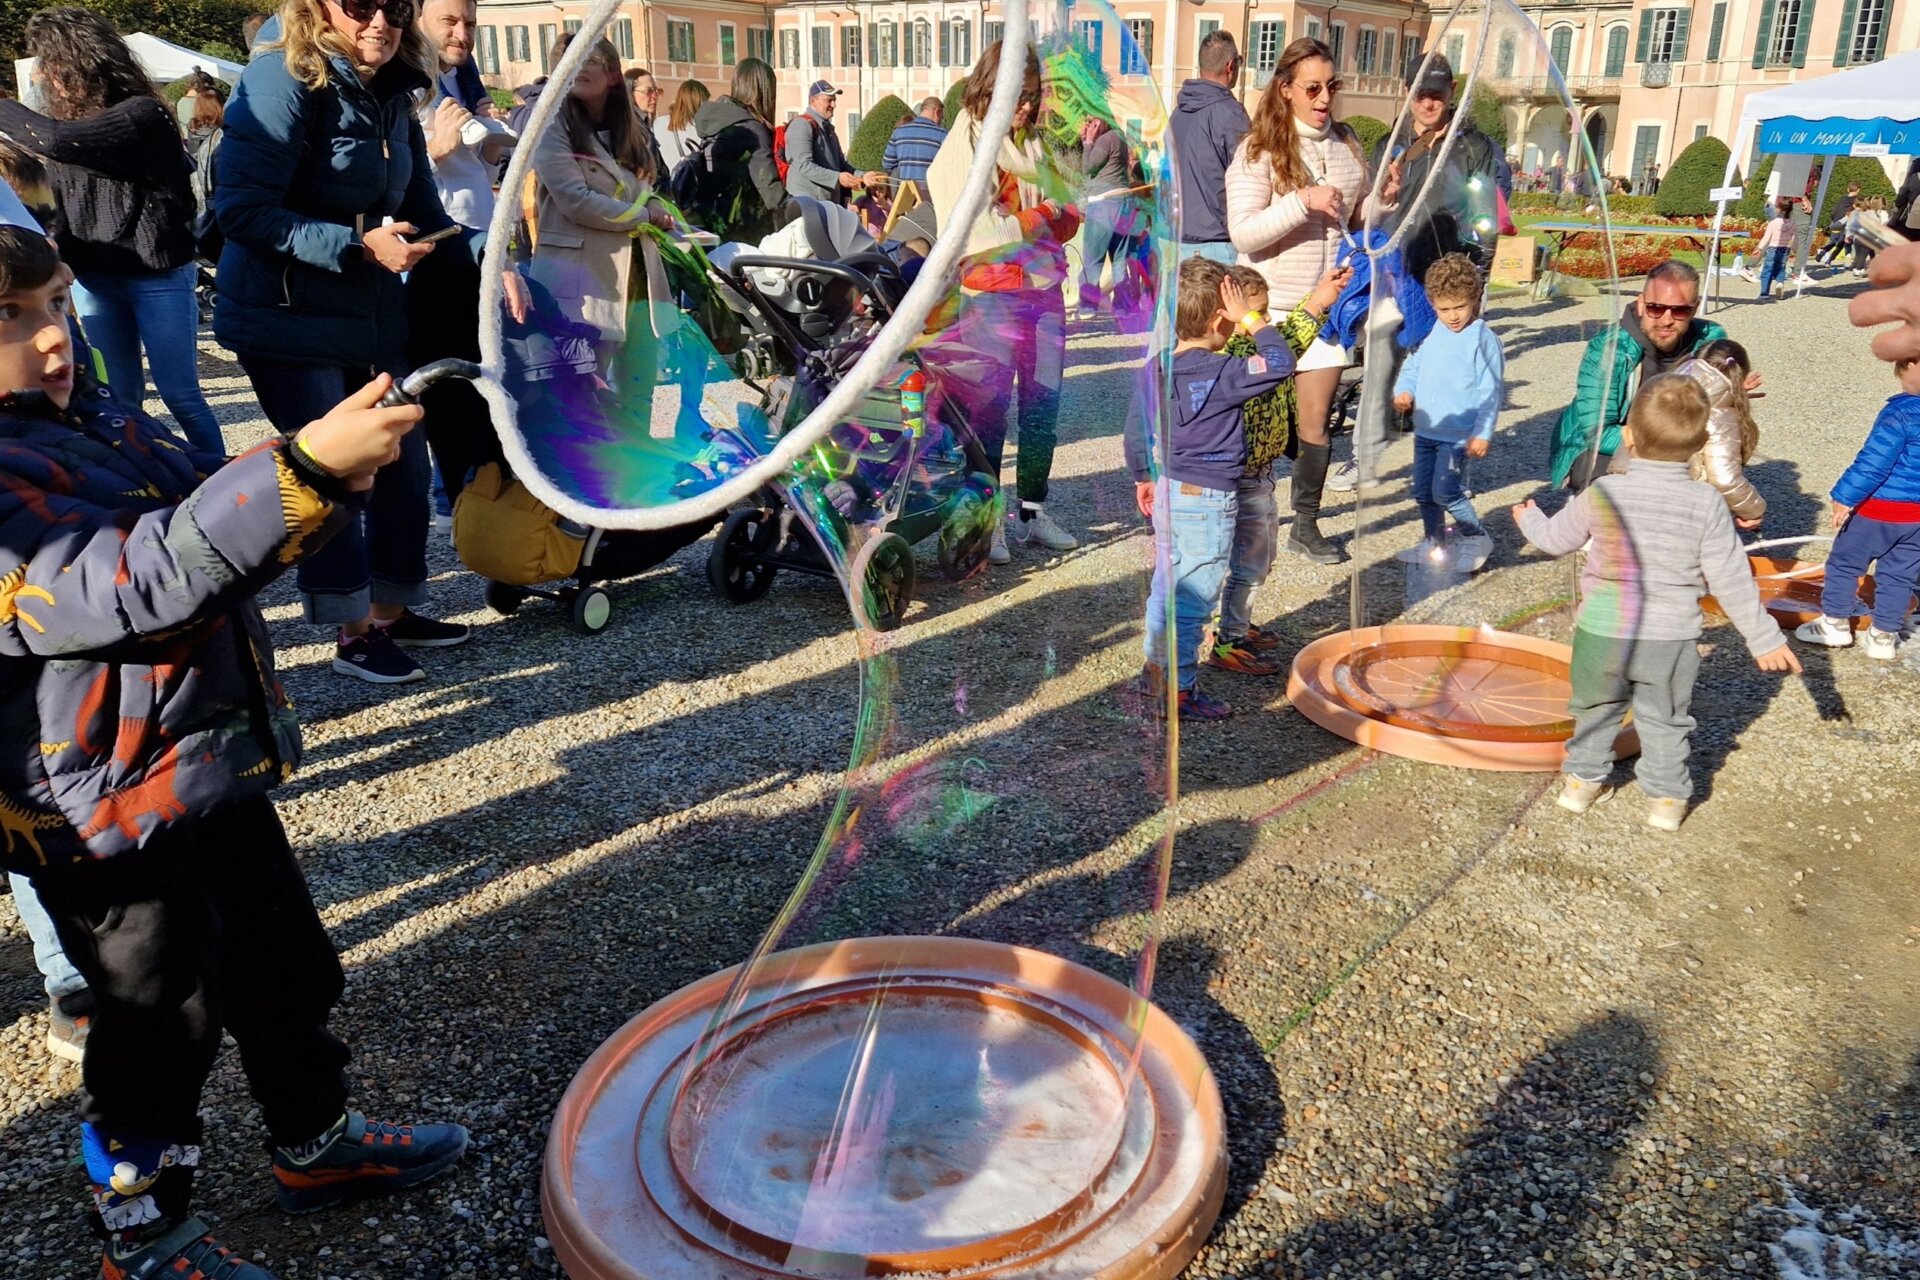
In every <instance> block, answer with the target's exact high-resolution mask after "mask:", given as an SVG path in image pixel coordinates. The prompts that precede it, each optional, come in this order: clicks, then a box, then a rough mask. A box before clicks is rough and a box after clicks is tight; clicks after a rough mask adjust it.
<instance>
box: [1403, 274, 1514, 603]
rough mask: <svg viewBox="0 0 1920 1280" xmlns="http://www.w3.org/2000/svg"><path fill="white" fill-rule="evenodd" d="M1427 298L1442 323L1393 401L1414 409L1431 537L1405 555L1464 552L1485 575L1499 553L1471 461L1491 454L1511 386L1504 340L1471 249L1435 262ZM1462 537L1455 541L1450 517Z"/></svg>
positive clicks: (1418, 488) (1421, 499)
mask: <svg viewBox="0 0 1920 1280" xmlns="http://www.w3.org/2000/svg"><path fill="white" fill-rule="evenodd" d="M1425 283H1426V287H1427V300H1428V301H1430V302H1432V303H1433V310H1434V314H1435V315H1436V316H1437V317H1438V318H1439V320H1440V323H1439V324H1437V325H1435V326H1434V327H1433V330H1432V332H1430V333H1429V334H1428V335H1427V338H1426V341H1424V342H1422V343H1421V344H1420V345H1419V347H1418V348H1416V349H1415V351H1414V353H1413V354H1412V355H1410V356H1408V357H1407V360H1406V363H1405V364H1403V365H1401V366H1400V376H1399V378H1397V379H1396V380H1395V381H1394V384H1393V391H1394V395H1393V407H1394V408H1395V409H1398V410H1399V411H1400V412H1401V413H1411V414H1412V415H1413V500H1414V501H1415V502H1416V503H1418V504H1419V507H1420V523H1421V524H1422V525H1423V526H1424V527H1425V529H1426V538H1425V540H1423V541H1422V542H1421V543H1420V545H1419V546H1417V547H1415V548H1414V549H1413V550H1412V551H1410V552H1406V553H1404V554H1403V555H1402V556H1401V559H1403V560H1412V559H1414V558H1416V557H1420V556H1430V557H1439V556H1443V555H1448V554H1453V555H1457V556H1458V557H1459V560H1460V565H1461V567H1462V568H1463V569H1464V570H1465V571H1466V572H1467V573H1478V572H1479V571H1480V569H1481V567H1482V566H1483V565H1485V564H1486V563H1487V557H1488V556H1490V555H1492V554H1493V539H1492V538H1490V537H1488V536H1487V531H1486V528H1485V527H1484V526H1483V525H1482V524H1481V523H1480V515H1479V513H1478V512H1476V511H1475V510H1474V509H1473V503H1472V502H1470V501H1468V499H1467V493H1466V490H1467V459H1468V458H1484V457H1486V456H1487V449H1488V447H1489V446H1490V445H1491V443H1492V441H1493V424H1494V419H1496V418H1497V417H1499V415H1500V400H1501V397H1502V395H1503V394H1504V392H1505V388H1506V372H1507V365H1506V357H1505V356H1504V355H1502V354H1501V351H1500V339H1499V338H1497V337H1495V336H1494V332H1493V330H1491V329H1489V328H1488V327H1487V322H1486V321H1484V320H1482V319H1481V318H1480V296H1481V292H1482V285H1481V282H1480V272H1479V270H1478V269H1477V268H1475V267H1474V265H1473V263H1472V262H1471V261H1470V260H1469V259H1468V258H1467V256H1466V255H1465V254H1461V253H1449V254H1447V255H1446V256H1445V257H1443V258H1441V259H1440V260H1439V261H1438V262H1436V263H1434V264H1433V265H1432V266H1431V267H1429V268H1427V275H1426V281H1425ZM1449 517H1451V519H1452V521H1453V532H1454V534H1455V535H1456V536H1457V537H1458V538H1459V539H1460V542H1459V545H1458V547H1457V548H1452V549H1449V548H1448V547H1447V521H1448V519H1449Z"/></svg>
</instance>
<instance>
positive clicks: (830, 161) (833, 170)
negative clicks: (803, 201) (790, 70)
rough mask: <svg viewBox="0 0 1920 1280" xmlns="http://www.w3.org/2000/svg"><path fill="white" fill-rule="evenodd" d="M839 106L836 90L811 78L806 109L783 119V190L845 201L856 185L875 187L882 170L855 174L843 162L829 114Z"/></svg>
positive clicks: (884, 177)
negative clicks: (785, 127)
mask: <svg viewBox="0 0 1920 1280" xmlns="http://www.w3.org/2000/svg"><path fill="white" fill-rule="evenodd" d="M839 106H840V90H838V89H836V88H834V87H833V85H832V84H830V83H828V82H827V81H825V80H815V81H814V82H813V86H812V87H811V88H809V89H808V90H807V109H806V110H805V111H803V112H801V113H800V114H799V115H797V116H795V117H794V118H793V119H792V120H790V121H788V122H787V191H788V193H789V194H792V195H796V196H812V197H813V198H814V199H816V200H824V201H826V202H827V203H828V204H845V203H846V202H847V193H848V192H850V191H852V190H853V189H854V188H855V187H859V186H877V185H879V184H880V183H883V182H885V181H886V180H887V175H886V174H884V173H858V172H855V170H854V167H853V166H852V165H851V164H849V163H847V153H846V151H845V150H844V149H843V148H842V147H841V146H840V135H839V134H837V133H835V132H834V129H833V115H834V112H835V111H836V110H837V109H838V108H839Z"/></svg>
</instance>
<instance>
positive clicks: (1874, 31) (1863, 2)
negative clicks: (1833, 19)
mask: <svg viewBox="0 0 1920 1280" xmlns="http://www.w3.org/2000/svg"><path fill="white" fill-rule="evenodd" d="M1849 36H1851V37H1852V39H1851V40H1849V39H1848V37H1849ZM1886 50H1887V0H1860V2H1859V7H1858V8H1856V9H1855V10H1854V12H1853V30H1852V31H1848V30H1847V29H1846V27H1845V25H1844V24H1843V25H1842V26H1841V29H1840V52H1839V54H1838V56H1836V57H1835V58H1834V60H1833V61H1834V65H1835V66H1844V65H1847V64H1849V63H1858V62H1878V61H1880V58H1881V56H1882V55H1884V54H1885V53H1886Z"/></svg>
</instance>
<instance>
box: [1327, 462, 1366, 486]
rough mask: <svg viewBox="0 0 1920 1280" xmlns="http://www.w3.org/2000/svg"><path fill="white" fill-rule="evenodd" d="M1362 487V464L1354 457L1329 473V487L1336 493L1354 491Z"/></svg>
mask: <svg viewBox="0 0 1920 1280" xmlns="http://www.w3.org/2000/svg"><path fill="white" fill-rule="evenodd" d="M1359 487H1360V464H1359V463H1358V462H1355V461H1354V460H1353V459H1352V458H1348V459H1347V460H1346V461H1345V462H1343V463H1341V464H1340V465H1339V466H1337V467H1335V468H1334V469H1333V470H1332V471H1329V472H1328V473H1327V488H1329V489H1331V490H1333V491H1334V492H1335V493H1352V492H1353V491H1354V490H1355V489H1357V488H1359Z"/></svg>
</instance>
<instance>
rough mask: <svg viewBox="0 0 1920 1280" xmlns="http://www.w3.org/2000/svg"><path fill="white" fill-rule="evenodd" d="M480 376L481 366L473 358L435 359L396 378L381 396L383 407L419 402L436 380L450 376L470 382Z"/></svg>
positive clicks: (443, 379)
mask: <svg viewBox="0 0 1920 1280" xmlns="http://www.w3.org/2000/svg"><path fill="white" fill-rule="evenodd" d="M479 376H480V366H479V365H477V364H475V363H474V362H473V361H471V360H435V361H434V362H433V363H432V364H429V365H422V366H421V367H420V368H418V369H415V370H414V371H413V372H412V373H410V374H408V375H407V376H406V377H404V378H396V379H394V383H393V386H392V387H390V388H389V389H388V391H387V394H385V395H384V396H381V397H380V407H381V408H383V409H394V408H398V407H399V406H400V405H403V404H419V403H420V397H421V396H423V395H425V394H426V393H427V389H428V388H429V387H431V386H433V384H434V383H436V382H442V381H445V380H446V379H448V378H465V379H466V380H467V381H468V382H472V381H474V380H475V379H476V378H478V377H479Z"/></svg>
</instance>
